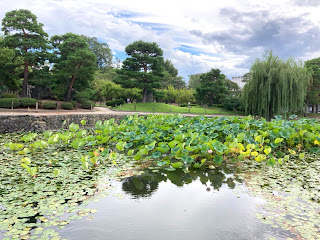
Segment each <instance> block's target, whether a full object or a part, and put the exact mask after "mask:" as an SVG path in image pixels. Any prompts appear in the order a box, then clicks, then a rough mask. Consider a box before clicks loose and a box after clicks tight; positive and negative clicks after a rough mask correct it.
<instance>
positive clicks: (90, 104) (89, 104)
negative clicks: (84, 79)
mask: <svg viewBox="0 0 320 240" xmlns="http://www.w3.org/2000/svg"><path fill="white" fill-rule="evenodd" d="M81 107H82V108H84V109H91V108H94V107H95V103H94V102H92V101H85V102H83V103H81Z"/></svg>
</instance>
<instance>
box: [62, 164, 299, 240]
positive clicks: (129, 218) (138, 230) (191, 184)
mask: <svg viewBox="0 0 320 240" xmlns="http://www.w3.org/2000/svg"><path fill="white" fill-rule="evenodd" d="M112 185H113V186H114V187H115V189H114V191H113V192H114V193H112V194H110V197H107V198H103V199H101V200H100V201H99V202H98V203H90V204H89V205H88V207H89V208H95V209H97V210H98V212H97V213H96V214H95V218H94V219H93V220H91V221H88V220H87V219H83V220H79V221H77V222H73V223H71V224H70V226H68V228H65V229H64V230H62V231H61V232H60V235H61V236H62V237H63V238H66V239H159V240H160V239H184V240H186V239H190V240H192V239H270V238H271V239H272V237H273V238H275V239H287V238H289V237H294V236H295V235H294V234H292V233H290V232H289V231H285V230H279V229H277V228H274V227H272V226H270V225H266V224H263V223H262V222H261V221H259V219H257V217H256V214H257V212H258V211H259V209H260V206H261V205H263V204H265V202H266V201H265V200H263V199H261V198H257V197H253V196H250V195H249V194H248V193H247V192H246V188H245V185H244V184H243V183H242V181H241V180H240V179H237V178H236V177H235V176H234V175H233V174H232V172H230V170H227V169H226V168H224V169H219V170H218V169H217V170H210V171H201V170H198V171H192V172H188V173H184V172H183V171H175V172H166V171H159V172H152V171H151V170H148V171H145V172H144V173H143V174H141V175H138V176H131V177H128V178H125V179H123V180H122V182H112ZM119 198H120V199H119Z"/></svg>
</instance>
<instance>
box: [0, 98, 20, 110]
mask: <svg viewBox="0 0 320 240" xmlns="http://www.w3.org/2000/svg"><path fill="white" fill-rule="evenodd" d="M12 101H13V108H17V107H19V106H20V101H19V99H18V98H0V108H11V107H12Z"/></svg>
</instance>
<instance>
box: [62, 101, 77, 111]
mask: <svg viewBox="0 0 320 240" xmlns="http://www.w3.org/2000/svg"><path fill="white" fill-rule="evenodd" d="M61 108H62V109H68V110H73V109H74V105H73V104H72V103H71V102H63V103H61Z"/></svg>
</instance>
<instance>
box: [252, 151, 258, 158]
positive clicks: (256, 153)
mask: <svg viewBox="0 0 320 240" xmlns="http://www.w3.org/2000/svg"><path fill="white" fill-rule="evenodd" d="M258 154H259V153H258V152H252V153H251V155H252V156H254V157H256V156H258Z"/></svg>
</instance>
